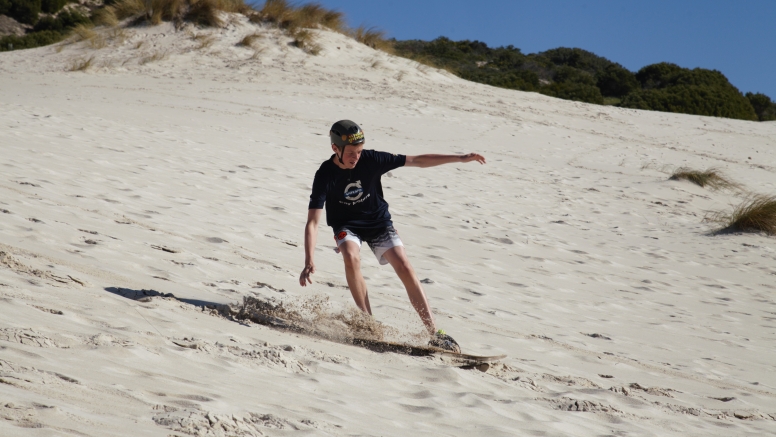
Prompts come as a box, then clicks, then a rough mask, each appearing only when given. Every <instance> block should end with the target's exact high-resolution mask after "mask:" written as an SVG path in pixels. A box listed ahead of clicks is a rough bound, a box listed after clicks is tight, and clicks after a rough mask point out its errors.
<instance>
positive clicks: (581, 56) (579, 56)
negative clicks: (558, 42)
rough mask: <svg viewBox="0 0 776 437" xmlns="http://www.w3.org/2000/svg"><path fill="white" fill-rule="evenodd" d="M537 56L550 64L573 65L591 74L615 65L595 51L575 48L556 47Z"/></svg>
mask: <svg viewBox="0 0 776 437" xmlns="http://www.w3.org/2000/svg"><path fill="white" fill-rule="evenodd" d="M537 56H538V57H543V58H546V59H548V60H549V61H550V62H551V63H552V65H557V66H567V67H573V68H576V69H579V70H584V71H586V72H588V73H590V74H592V75H597V74H599V73H601V72H603V71H604V70H606V68H607V67H609V66H610V65H617V64H615V63H614V62H612V61H610V60H608V59H606V58H604V57H601V56H598V55H596V54H595V53H591V52H588V51H587V50H582V49H577V48H573V49H572V48H568V47H558V48H557V49H552V50H547V51H546V52H541V53H538V54H537Z"/></svg>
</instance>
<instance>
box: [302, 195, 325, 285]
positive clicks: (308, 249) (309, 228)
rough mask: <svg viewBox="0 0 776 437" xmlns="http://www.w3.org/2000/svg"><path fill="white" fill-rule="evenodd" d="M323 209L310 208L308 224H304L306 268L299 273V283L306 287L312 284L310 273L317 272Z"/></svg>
mask: <svg viewBox="0 0 776 437" xmlns="http://www.w3.org/2000/svg"><path fill="white" fill-rule="evenodd" d="M322 213H323V209H308V210H307V224H306V225H305V226H304V270H302V274H301V275H299V284H300V285H301V286H302V287H304V286H306V285H307V284H308V283H309V284H312V283H313V281H312V279H310V275H312V274H313V273H315V262H314V260H313V256H314V255H315V242H316V240H317V239H318V222H319V221H320V220H321V215H322Z"/></svg>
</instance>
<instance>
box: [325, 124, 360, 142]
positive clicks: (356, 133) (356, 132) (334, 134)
mask: <svg viewBox="0 0 776 437" xmlns="http://www.w3.org/2000/svg"><path fill="white" fill-rule="evenodd" d="M329 136H330V137H331V143H332V144H334V145H336V146H337V147H339V148H343V147H345V146H349V145H356V144H361V143H363V142H364V141H366V138H364V131H362V130H361V128H360V127H359V126H358V125H357V124H356V123H353V122H352V121H350V120H340V121H338V122H336V123H334V124H333V125H332V126H331V130H330V131H329Z"/></svg>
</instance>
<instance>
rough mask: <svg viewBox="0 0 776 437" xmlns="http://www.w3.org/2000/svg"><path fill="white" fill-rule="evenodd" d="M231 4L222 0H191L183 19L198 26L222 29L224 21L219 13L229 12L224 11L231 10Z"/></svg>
mask: <svg viewBox="0 0 776 437" xmlns="http://www.w3.org/2000/svg"><path fill="white" fill-rule="evenodd" d="M166 1H171V0H166ZM232 3H233V2H225V1H223V0H191V4H190V6H189V9H188V12H187V13H186V15H185V19H186V21H191V22H192V23H196V24H199V25H200V26H206V27H223V26H224V20H222V19H221V16H220V13H221V11H224V12H231V11H225V9H231V7H232Z"/></svg>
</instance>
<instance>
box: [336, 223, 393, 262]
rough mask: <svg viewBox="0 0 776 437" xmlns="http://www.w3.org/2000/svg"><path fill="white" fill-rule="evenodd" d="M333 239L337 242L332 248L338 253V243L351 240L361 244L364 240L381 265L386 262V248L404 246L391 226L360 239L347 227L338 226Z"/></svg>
mask: <svg viewBox="0 0 776 437" xmlns="http://www.w3.org/2000/svg"><path fill="white" fill-rule="evenodd" d="M334 241H336V242H337V248H336V249H334V251H335V252H337V253H339V245H340V244H342V243H344V242H346V241H353V242H355V243H356V244H358V245H359V246H361V242H362V241H366V243H367V244H368V245H369V248H370V249H372V253H374V254H375V256H376V257H377V261H379V262H380V264H382V265H385V264H388V260H387V259H385V257H384V256H383V255H384V254H385V252H386V251H388V249H391V248H394V247H397V246H404V243H402V242H401V238H399V233H398V232H396V228H394V227H393V226H388V227H387V228H385V231H384V232H381V233H380V234H378V235H377V236H375V237H373V238H371V239H369V240H362V238H361V237H360V236H358V234H356V233H354V232H353V231H351V230H350V229H348V228H340V229H337V230H336V231H335V232H334Z"/></svg>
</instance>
